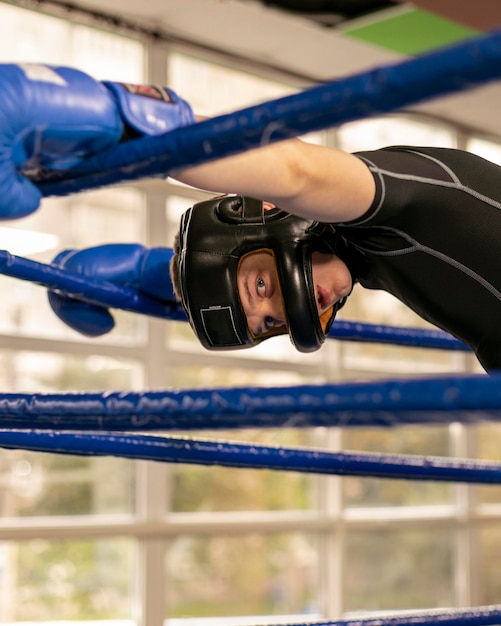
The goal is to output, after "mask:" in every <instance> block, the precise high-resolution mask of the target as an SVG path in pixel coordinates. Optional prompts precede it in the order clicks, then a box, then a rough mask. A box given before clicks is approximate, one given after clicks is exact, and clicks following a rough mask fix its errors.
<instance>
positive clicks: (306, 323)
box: [179, 196, 344, 352]
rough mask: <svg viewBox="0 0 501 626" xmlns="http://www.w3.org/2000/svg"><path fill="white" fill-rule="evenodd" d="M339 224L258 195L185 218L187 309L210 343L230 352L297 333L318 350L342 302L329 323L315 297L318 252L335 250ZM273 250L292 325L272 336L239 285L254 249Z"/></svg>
mask: <svg viewBox="0 0 501 626" xmlns="http://www.w3.org/2000/svg"><path fill="white" fill-rule="evenodd" d="M336 238H337V237H336V235H335V234H334V233H333V229H332V227H330V226H329V225H327V224H321V223H319V222H311V221H309V220H304V219H301V218H298V217H295V216H293V215H290V214H289V213H286V212H285V211H282V210H280V209H278V208H274V209H271V210H268V211H266V210H265V208H264V203H263V202H262V201H261V200H256V199H254V198H244V197H241V196H223V197H218V198H213V199H212V200H208V201H204V202H199V203H197V204H195V205H194V206H193V207H192V208H191V209H188V211H186V212H185V213H184V215H183V216H182V218H181V226H180V241H179V278H180V281H179V282H180V289H181V298H182V303H183V306H184V308H185V310H186V312H187V314H188V318H189V322H190V324H191V327H192V328H193V330H194V331H195V334H196V335H197V337H198V338H199V340H200V341H201V343H202V344H203V346H204V347H205V348H208V349H209V350H221V349H223V350H229V349H238V348H248V347H251V346H255V345H257V344H258V343H260V342H261V341H263V339H267V338H268V337H270V336H273V335H277V334H285V333H287V332H289V335H290V338H291V341H292V343H293V344H294V346H295V347H296V348H297V349H298V350H299V351H301V352H312V351H314V350H318V348H320V346H321V345H322V344H323V342H324V340H325V336H326V334H327V333H328V331H329V330H330V327H331V325H332V322H333V320H334V316H335V314H336V312H337V311H338V310H339V308H340V307H341V306H342V304H344V301H343V302H340V303H337V304H336V305H335V306H334V307H333V310H332V312H330V313H329V315H328V316H327V317H328V319H327V320H326V321H325V320H324V321H323V323H321V321H320V319H319V316H318V310H317V305H316V302H315V289H314V285H313V278H312V268H311V255H312V253H313V252H317V251H318V252H326V253H333V252H334V251H335V250H334V246H335V240H336ZM258 250H268V251H271V252H272V253H273V255H274V258H275V263H276V268H277V274H278V280H279V283H280V288H281V292H282V299H283V304H284V311H285V317H286V319H287V327H286V326H281V327H279V328H278V329H273V330H271V331H270V332H268V333H266V334H265V335H260V336H257V337H256V336H255V335H253V333H252V332H251V331H250V330H249V327H248V325H247V319H246V316H245V313H244V310H243V307H242V304H241V302H240V298H239V295H238V288H237V270H238V267H239V263H240V261H241V259H242V258H243V257H244V256H245V255H247V254H248V253H250V252H256V251H258Z"/></svg>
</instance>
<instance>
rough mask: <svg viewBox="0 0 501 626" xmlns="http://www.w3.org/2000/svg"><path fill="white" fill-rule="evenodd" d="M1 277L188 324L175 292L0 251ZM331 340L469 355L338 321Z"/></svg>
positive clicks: (433, 341)
mask: <svg viewBox="0 0 501 626" xmlns="http://www.w3.org/2000/svg"><path fill="white" fill-rule="evenodd" d="M0 274H4V275H5V276H11V277H13V278H18V279H20V280H27V281H30V282H32V283H35V284H37V285H41V286H43V287H46V288H47V289H49V290H51V291H55V292H57V293H59V294H62V295H65V296H69V297H72V298H75V299H77V300H83V301H85V302H89V303H91V304H96V305H98V306H103V307H105V308H117V309H122V310H124V311H129V312H132V313H140V314H142V315H150V316H153V317H160V318H162V319H170V320H180V321H186V314H185V312H184V310H183V308H182V306H181V304H180V303H178V302H176V300H175V296H174V292H173V291H172V300H171V301H167V302H165V303H162V302H160V301H159V300H155V299H154V298H150V297H148V296H147V295H146V294H143V293H141V292H139V291H136V290H134V289H131V288H129V287H122V286H120V285H115V284H114V283H111V282H106V281H101V280H97V279H90V278H88V277H86V276H84V275H82V274H78V273H76V272H70V271H68V270H66V269H62V268H59V267H56V266H55V265H49V264H46V263H40V262H38V261H32V260H31V259H25V258H23V257H20V256H16V255H13V254H10V252H8V251H7V250H0ZM167 280H170V279H169V277H168V276H166V281H167ZM329 337H330V338H331V339H339V340H343V341H365V342H375V343H391V344H393V345H400V346H415V347H420V348H434V349H436V350H460V351H469V348H468V347H467V346H466V345H465V344H464V343H462V342H460V341H458V340H457V339H455V338H454V337H451V335H449V334H447V333H445V332H443V331H439V330H428V329H421V328H396V327H392V326H385V325H381V324H362V323H360V322H343V321H340V320H337V321H336V323H335V324H334V326H333V327H332V328H331V331H330V333H329Z"/></svg>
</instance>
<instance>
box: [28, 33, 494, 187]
mask: <svg viewBox="0 0 501 626" xmlns="http://www.w3.org/2000/svg"><path fill="white" fill-rule="evenodd" d="M500 77H501V31H496V32H493V33H492V34H489V35H483V36H480V37H477V38H475V39H472V40H469V41H467V42H465V43H461V44H458V45H455V46H451V47H447V48H444V49H441V50H438V51H434V52H432V53H429V54H424V55H421V56H419V57H416V58H413V59H410V60H406V61H403V62H401V63H398V64H394V65H387V66H383V67H380V68H376V69H373V70H370V71H368V72H364V73H360V74H355V75H353V76H350V77H346V78H342V79H338V80H334V81H332V82H329V83H327V84H323V85H319V86H315V87H313V88H311V89H307V90H304V91H302V92H300V93H297V94H293V95H290V96H286V97H284V98H279V99H277V100H273V101H270V102H265V103H262V104H259V105H257V106H253V107H248V108H245V109H243V110H240V111H235V112H234V113H230V114H227V115H222V116H219V117H215V118H213V119H209V120H206V121H203V122H200V123H198V124H193V125H191V126H187V127H185V128H180V129H177V130H174V131H172V132H170V133H166V134H165V135H161V136H159V137H144V138H141V139H137V140H133V141H129V142H126V143H124V144H120V145H118V146H115V147H113V148H111V149H110V150H107V151H104V152H102V153H100V154H99V155H96V156H94V157H91V158H89V159H87V160H86V161H85V162H84V163H83V164H82V165H80V166H78V167H76V168H74V169H73V170H69V171H68V172H67V174H65V175H64V178H63V179H62V180H57V181H53V182H46V183H45V184H41V185H40V188H41V190H42V193H43V195H44V196H52V195H56V196H61V195H68V194H71V193H76V192H79V191H83V190H86V189H94V188H97V187H102V186H106V185H110V184H115V183H118V182H125V181H130V180H135V179H138V178H144V177H155V176H161V177H165V176H166V175H167V174H168V173H171V172H174V171H175V170H178V169H181V168H184V167H187V166H190V165H196V164H199V163H203V162H206V161H210V160H214V159H219V158H222V157H225V156H229V155H232V154H236V153H238V152H242V151H245V150H249V149H252V148H257V147H260V146H262V145H266V144H269V143H272V142H275V141H280V140H283V139H288V138H290V137H293V136H297V135H301V134H304V133H308V132H311V131H315V130H320V129H324V128H328V127H331V126H335V125H339V124H343V123H345V122H351V121H354V120H359V119H365V118H367V117H369V116H371V115H376V114H381V113H387V112H390V111H395V110H397V109H401V108H402V107H405V106H407V105H410V104H414V103H418V102H422V101H424V100H429V99H430V98H433V97H436V96H443V95H446V94H450V93H453V92H456V91H461V90H464V89H469V88H472V87H474V86H477V85H480V84H482V83H485V82H488V81H491V80H494V79H497V78H500Z"/></svg>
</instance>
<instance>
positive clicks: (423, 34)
mask: <svg viewBox="0 0 501 626" xmlns="http://www.w3.org/2000/svg"><path fill="white" fill-rule="evenodd" d="M342 30H343V32H344V33H346V34H347V35H350V36H351V37H355V38H356V39H360V40H362V41H365V42H367V43H371V44H374V45H376V46H380V47H382V48H386V49H387V50H392V51H393V52H399V53H400V54H405V55H408V56H412V55H415V54H421V53H423V52H427V51H429V50H433V49H435V48H440V47H442V46H447V45H449V44H453V43H456V42H459V41H462V40H465V39H468V38H470V37H474V36H476V35H478V34H479V31H476V30H474V29H472V28H468V27H467V26H463V25H461V24H457V23H456V22H453V21H451V20H447V19H445V18H443V17H440V16H438V15H435V14H433V13H430V12H428V11H423V10H421V9H410V10H408V11H403V12H401V13H393V14H390V15H389V16H388V17H387V18H386V19H381V20H380V21H374V22H365V23H360V22H358V26H357V24H353V26H352V27H350V26H347V27H346V28H343V29H342Z"/></svg>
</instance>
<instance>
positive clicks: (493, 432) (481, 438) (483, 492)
mask: <svg viewBox="0 0 501 626" xmlns="http://www.w3.org/2000/svg"><path fill="white" fill-rule="evenodd" d="M475 433H476V440H477V456H478V458H480V459H484V460H486V461H493V462H495V463H498V464H499V463H500V462H501V460H500V455H499V450H500V449H501V425H500V424H496V423H494V422H491V423H488V422H485V423H479V424H478V425H476V426H475V430H474V431H472V433H471V434H470V436H475ZM477 490H478V498H479V501H480V502H485V503H488V502H489V503H490V502H492V503H499V502H501V485H479V486H478V487H477Z"/></svg>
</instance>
